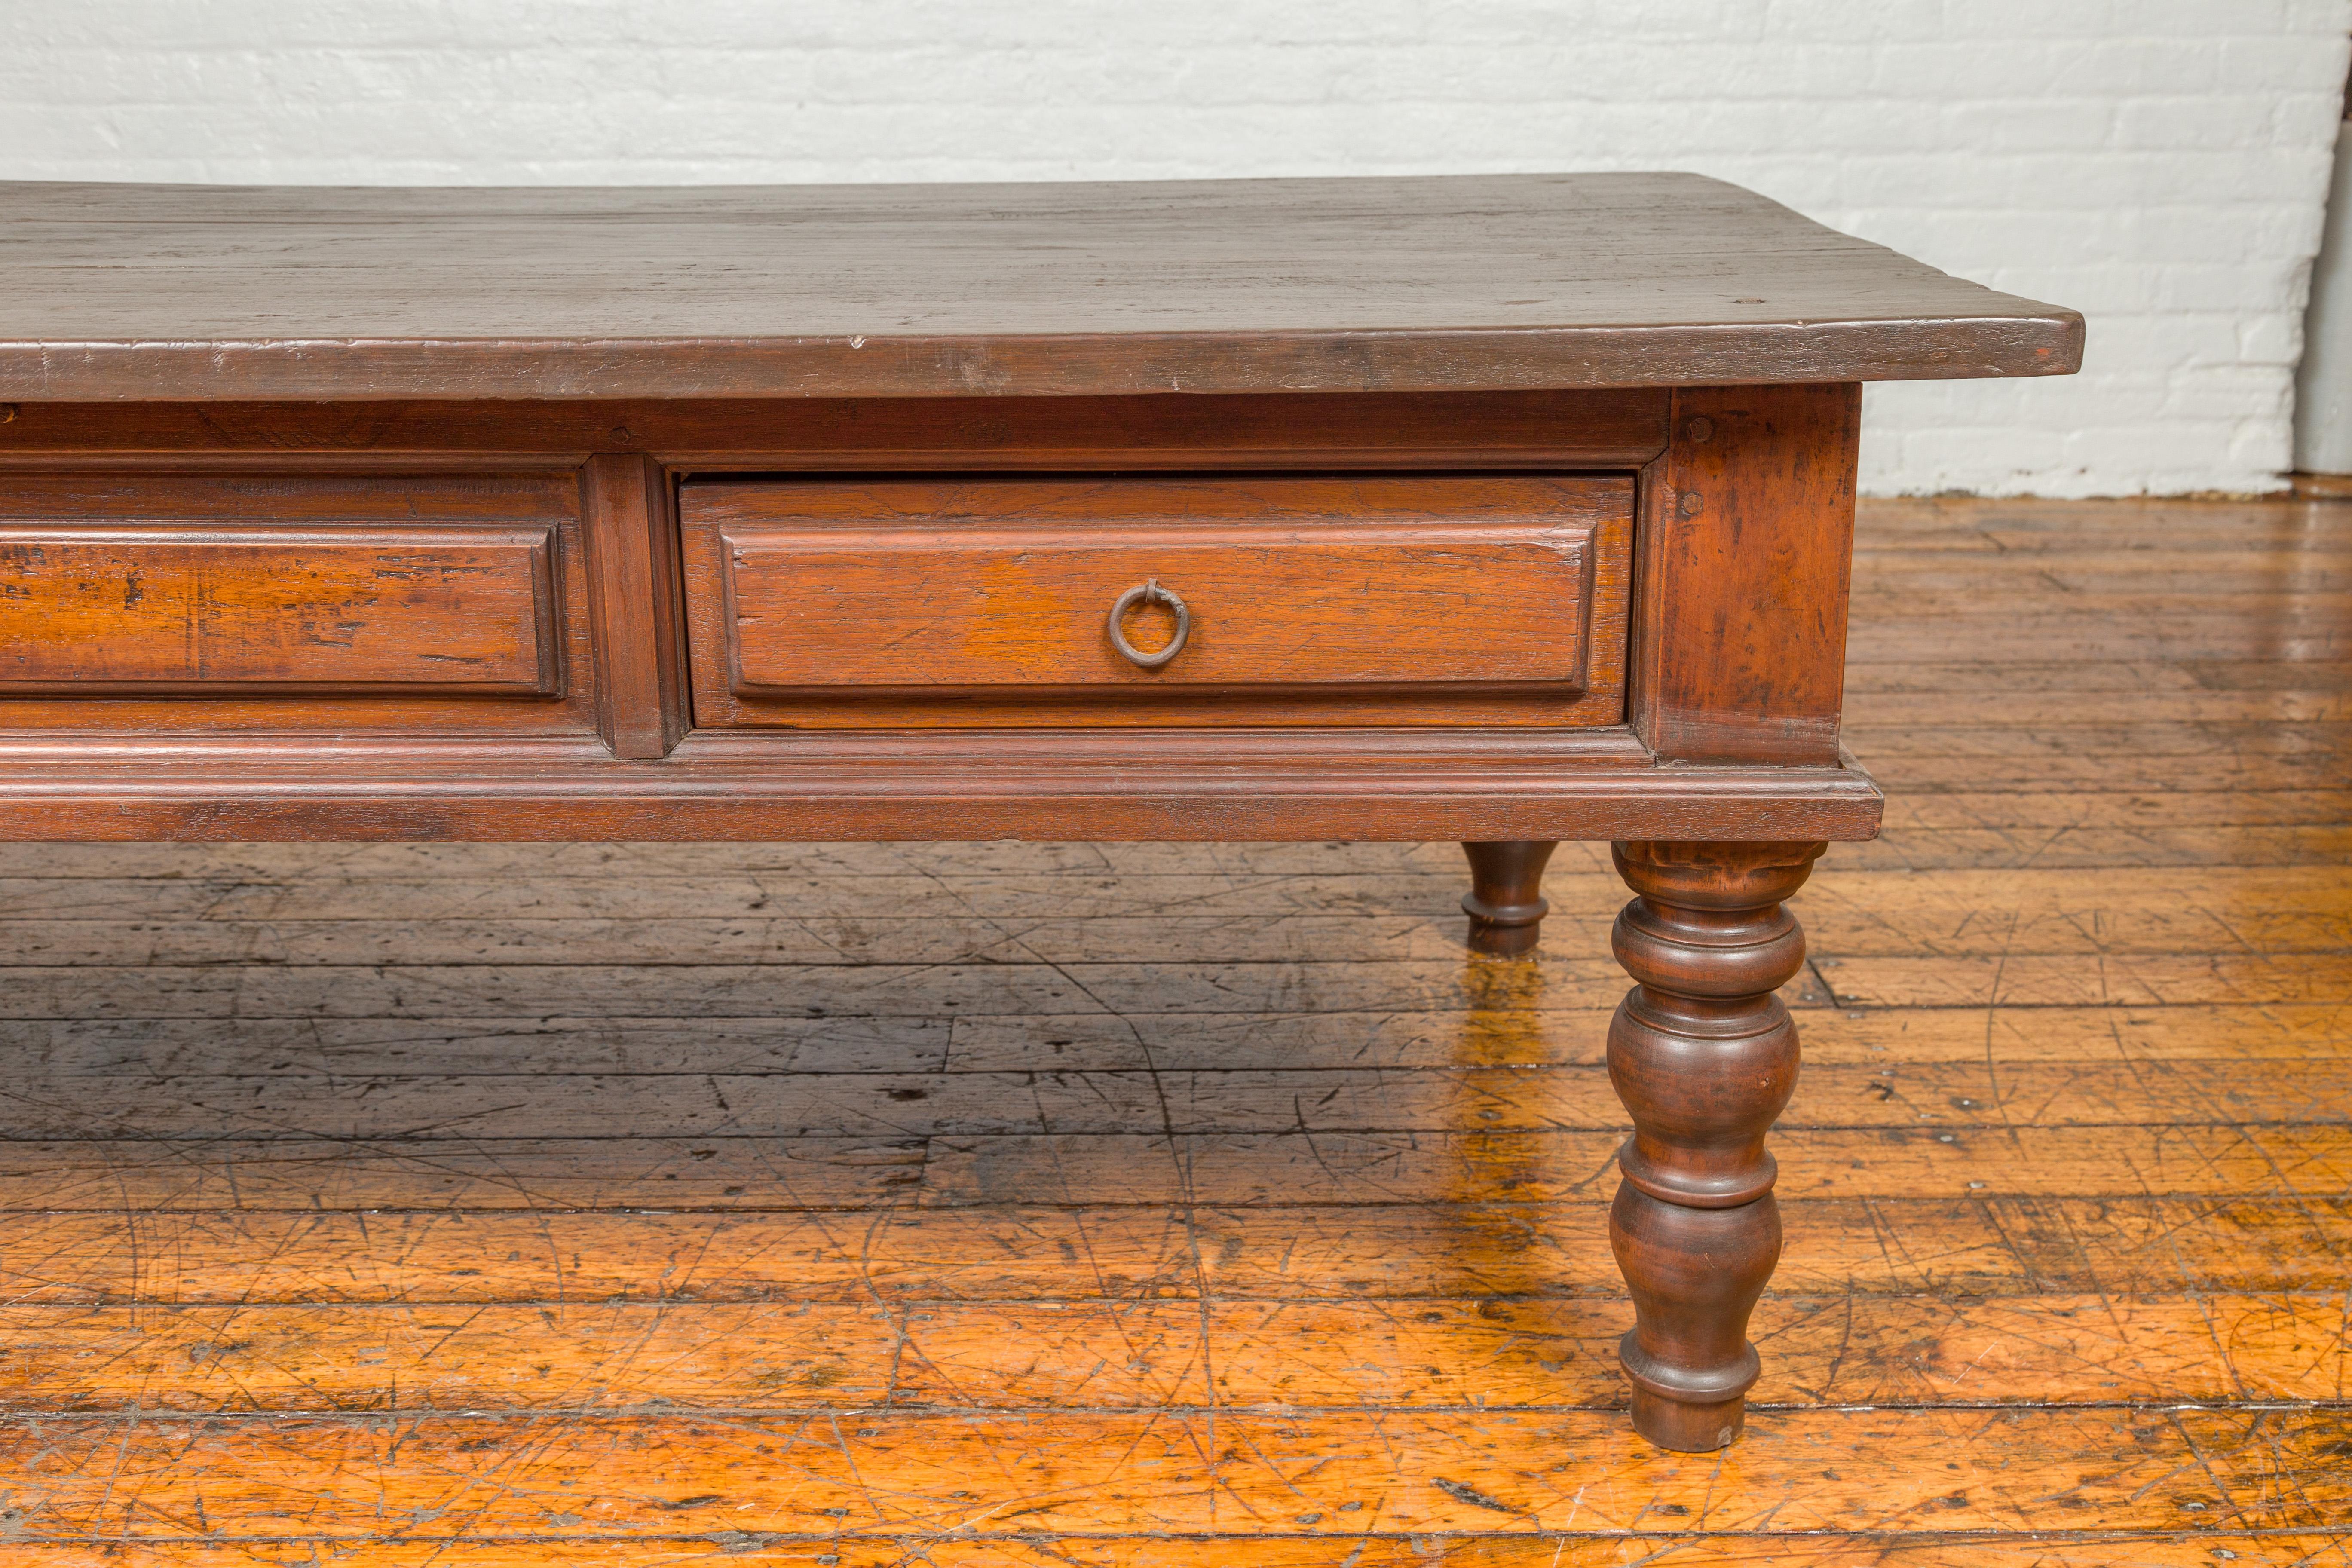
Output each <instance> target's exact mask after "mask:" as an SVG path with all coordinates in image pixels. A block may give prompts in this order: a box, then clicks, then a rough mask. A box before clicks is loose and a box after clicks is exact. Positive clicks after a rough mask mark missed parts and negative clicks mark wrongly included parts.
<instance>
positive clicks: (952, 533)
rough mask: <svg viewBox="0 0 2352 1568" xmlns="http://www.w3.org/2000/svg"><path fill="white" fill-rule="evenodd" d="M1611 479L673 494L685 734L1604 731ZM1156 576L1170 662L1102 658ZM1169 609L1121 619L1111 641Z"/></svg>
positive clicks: (1154, 632)
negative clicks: (679, 521) (688, 717)
mask: <svg viewBox="0 0 2352 1568" xmlns="http://www.w3.org/2000/svg"><path fill="white" fill-rule="evenodd" d="M683 514H684V521H685V540H686V543H685V549H686V577H687V600H688V617H689V619H690V623H691V626H692V628H693V633H692V643H693V649H694V655H693V658H694V672H695V687H696V693H695V706H696V712H697V714H698V720H699V722H701V723H702V724H703V725H705V726H706V727H709V726H729V725H778V724H788V725H793V726H795V727H809V726H824V725H849V726H857V727H869V728H870V727H876V726H883V727H887V726H890V725H894V724H923V725H947V726H970V725H977V724H993V725H1003V724H1022V723H1071V722H1083V723H1088V724H1143V723H1152V724H1184V723H1257V724H1267V723H1273V724H1296V723H1325V724H1328V723H1355V724H1362V723H1367V722H1373V723H1378V722H1390V723H1396V722H1415V721H1419V722H1434V723H1455V724H1462V723H1486V724H1496V723H1505V724H1544V725H1573V726H1591V725H1602V724H1615V723H1618V722H1621V721H1622V718H1623V690H1624V673H1623V670H1624V616H1625V597H1626V595H1625V585H1626V577H1627V562H1628V557H1629V555H1630V553H1631V538H1630V534H1631V531H1632V521H1633V485H1632V483H1631V482H1630V480H1628V479H1623V478H1614V479H1584V478H1574V479H1564V478H1558V477H1550V476H1540V477H1539V476H1535V475H1528V476H1524V477H1517V476H1514V477H1482V478H1465V477H1456V476H1447V477H1422V478H1412V479H1400V478H1385V477H1361V478H1275V477H1231V478H1220V479H1091V480H1036V479H964V480H958V481H909V480H875V481H866V482H859V483H845V482H839V481H831V482H823V481H806V482H797V483H776V482H765V481H762V482H756V483H738V484H709V483H704V484H692V485H689V486H688V487H687V490H686V494H685V499H684V502H683ZM1150 583H1156V584H1160V585H1161V586H1163V587H1164V588H1166V589H1167V590H1170V591H1171V592H1173V593H1175V594H1176V595H1178V596H1180V597H1181V599H1182V601H1183V602H1184V605H1185V611H1186V626H1187V631H1186V636H1185V640H1184V643H1183V646H1182V647H1181V649H1180V650H1179V651H1178V652H1177V653H1176V654H1175V656H1174V657H1173V658H1171V659H1170V661H1169V662H1168V663H1166V664H1164V665H1162V666H1160V667H1158V668H1144V667H1141V666H1139V665H1138V664H1137V663H1135V662H1132V661H1130V660H1129V658H1125V657H1123V656H1122V655H1121V654H1120V653H1119V652H1118V650H1117V648H1116V647H1114V646H1113V644H1112V641H1111V639H1110V637H1109V634H1108V625H1107V623H1108V612H1109V611H1110V609H1111V607H1112V606H1113V605H1114V604H1116V603H1117V602H1118V600H1119V597H1120V595H1122V594H1123V593H1125V592H1127V591H1128V590H1129V589H1132V588H1138V587H1141V586H1143V585H1144V584H1150ZM1175 629H1176V617H1175V616H1174V615H1173V614H1172V612H1171V611H1170V610H1169V609H1168V608H1166V607H1165V606H1152V607H1150V608H1141V607H1139V608H1138V609H1136V610H1135V611H1133V612H1131V613H1130V616H1129V617H1127V618H1126V620H1125V622H1124V623H1123V626H1122V630H1123V631H1126V632H1128V633H1129V634H1130V635H1131V643H1132V646H1135V647H1137V648H1138V650H1139V652H1145V653H1149V652H1150V651H1152V650H1156V649H1158V648H1160V647H1165V646H1167V645H1168V644H1169V642H1170V640H1171V638H1172V637H1173V636H1174V633H1175Z"/></svg>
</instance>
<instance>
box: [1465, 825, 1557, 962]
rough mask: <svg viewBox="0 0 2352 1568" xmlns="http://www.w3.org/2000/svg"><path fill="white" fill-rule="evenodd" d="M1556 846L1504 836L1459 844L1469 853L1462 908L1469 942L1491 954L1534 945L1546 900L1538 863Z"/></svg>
mask: <svg viewBox="0 0 2352 1568" xmlns="http://www.w3.org/2000/svg"><path fill="white" fill-rule="evenodd" d="M1558 847H1559V845H1558V844H1557V843H1547V842H1545V841H1543V840H1541V839H1535V840H1529V839H1525V838H1514V839H1504V840H1502V841H1500V842H1492V841H1489V842H1485V843H1480V842H1475V841H1474V842H1471V843H1466V844H1465V845H1463V846H1462V852H1463V853H1464V854H1465V855H1467V856H1468V857H1469V858H1470V890H1469V891H1468V892H1466V893H1465V894H1463V895H1462V912H1463V913H1464V914H1465V915H1468V916H1469V917H1470V948H1471V951H1472V952H1484V953H1490V954H1492V955H1494V956H1496V957H1497V958H1510V957H1516V956H1517V955H1518V954H1520V953H1526V952H1534V951H1535V946H1536V938H1537V935H1538V932H1539V931H1541V930H1542V929H1543V918H1544V914H1545V912H1546V911H1547V910H1549V909H1550V908H1551V905H1550V904H1549V902H1548V901H1546V900H1545V899H1544V896H1543V891H1542V889H1543V873H1544V866H1545V865H1546V863H1548V862H1549V860H1550V859H1551V852H1552V851H1553V850H1554V849H1557V848H1558Z"/></svg>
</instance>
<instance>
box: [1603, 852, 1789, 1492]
mask: <svg viewBox="0 0 2352 1568" xmlns="http://www.w3.org/2000/svg"><path fill="white" fill-rule="evenodd" d="M1823 847H1824V846H1822V845H1820V844H1668V843H1653V842H1639V843H1631V844H1619V845H1617V846H1616V847H1615V858H1616V862H1617V871H1618V874H1619V875H1620V876H1622V877H1623V878H1624V879H1625V882H1626V885H1627V886H1629V887H1631V888H1632V889H1633V892H1634V894H1635V895H1636V896H1635V898H1634V899H1633V901H1632V902H1631V903H1629V904H1627V905H1626V906H1625V909H1624V911H1623V912H1622V913H1621V914H1620V915H1619V916H1618V917H1617V926H1616V930H1615V931H1614V933H1613V936H1612V946H1613V947H1614V948H1615V950H1616V953H1617V961H1618V962H1619V963H1622V964H1623V965H1624V966H1625V969H1626V972H1627V973H1630V974H1631V975H1633V979H1634V980H1635V982H1637V984H1635V985H1634V987H1633V990H1632V991H1631V992H1629V993H1627V994H1626V997H1625V1000H1624V1001H1623V1002H1622V1004H1620V1005H1619V1006H1618V1008H1617V1014H1616V1016H1615V1017H1613V1018H1612V1019H1611V1020H1610V1024H1609V1077H1610V1081H1611V1082H1612V1083H1613V1084H1615V1085H1616V1088H1617V1097H1618V1098H1619V1099H1620V1100H1623V1101H1624V1103H1625V1109H1626V1110H1627V1112H1628V1113H1630V1114H1631V1115H1632V1117H1633V1136H1632V1137H1631V1138H1629V1139H1627V1140H1626V1142H1625V1144H1624V1147H1623V1148H1622V1149H1621V1150H1620V1151H1619V1152H1618V1155H1617V1164H1618V1169H1619V1170H1620V1171H1621V1172H1622V1173H1623V1175H1624V1180H1623V1182H1622V1184H1620V1185H1619V1187H1618V1189H1617V1199H1616V1202H1615V1203H1614V1204H1613V1205H1612V1206H1611V1208H1610V1212H1609V1239H1610V1244H1611V1247H1612V1249H1613V1250H1614V1251H1615V1252H1616V1254H1617V1267H1618V1268H1619V1270H1620V1271H1621V1272H1622V1273H1623V1275H1624V1276H1625V1284H1626V1287H1627V1289H1629V1290H1630V1291H1631V1292H1632V1294H1633V1318H1634V1326H1633V1330H1632V1331H1630V1332H1628V1333H1627V1334H1626V1335H1625V1337H1624V1339H1623V1341H1622V1342H1621V1344H1620V1345H1619V1351H1618V1353H1619V1358H1620V1360H1621V1361H1622V1363H1623V1364H1624V1368H1625V1372H1626V1374H1627V1375H1628V1376H1629V1377H1631V1378H1632V1379H1633V1426H1634V1429H1635V1430H1636V1431H1638V1432H1640V1433H1641V1434H1642V1436H1644V1437H1646V1438H1648V1439H1649V1440H1650V1441H1651V1442H1653V1443H1655V1444H1656V1445H1658V1447H1662V1448H1674V1449H1679V1450H1682V1451H1684V1452H1688V1453H1697V1452H1703V1451H1705V1450H1707V1449H1711V1448H1720V1447H1724V1446H1725V1445H1726V1444H1727V1443H1729V1442H1730V1441H1731V1440H1732V1439H1733V1438H1734V1437H1736V1436H1738V1435H1739V1428H1740V1425H1741V1422H1742V1418H1743V1416H1744V1415H1745V1413H1746V1406H1747V1396H1748V1389H1749V1387H1750V1386H1752V1385H1753V1384H1754V1383H1755V1382H1756V1375H1757V1371H1758V1360H1757V1355H1756V1347H1755V1346H1754V1345H1752V1344H1750V1343H1748V1314H1749V1312H1751V1311H1752V1310H1754V1309H1755V1306H1756V1299H1757V1297H1759V1295H1761V1294H1762V1293H1763V1290H1764V1282H1765V1281H1766V1280H1767V1279H1770V1278H1771V1275H1772V1268H1773V1265H1774V1264H1776V1263H1778V1262H1779V1261H1780V1211H1779V1209H1778V1208H1777V1207H1776V1206H1775V1205H1774V1204H1773V1201H1772V1181H1773V1177H1774V1175H1775V1169H1774V1164H1773V1160H1772V1156H1771V1155H1770V1154H1769V1153H1768V1152H1765V1148H1764V1135H1765V1132H1766V1131H1768V1130H1769V1128H1770V1127H1771V1125H1772V1122H1773V1120H1774V1119H1775V1118H1776V1117H1778V1116H1779V1115H1780V1110H1781V1108H1782V1107H1783V1106H1785V1105H1787V1104H1788V1103H1789V1096H1790V1092H1791V1091H1792V1090H1793V1089H1795V1088H1796V1084H1797V1026H1796V1025H1795V1023H1794V1022H1793V1021H1792V1020H1791V1019H1790V1016H1789V1010H1788V1009H1787V1008H1786V1007H1785V1006H1783V1005H1781V1003H1780V998H1779V997H1778V996H1776V995H1774V994H1773V993H1774V992H1775V991H1777V990H1778V989H1779V988H1780V985H1781V984H1784V983H1785V982H1786V981H1787V980H1788V979H1789V978H1790V976H1791V975H1793V974H1795V973H1797V970H1798V967H1799V966H1800V965H1801V964H1802V963H1804V961H1805V938H1804V933H1803V931H1800V930H1799V929H1798V926H1797V921H1796V919H1795V917H1794V916H1792V915H1790V913H1789V911H1788V910H1785V909H1783V908H1781V900H1784V899H1786V898H1788V897H1789V896H1790V894H1791V893H1794V892H1795V891H1796V890H1797V889H1799V888H1801V887H1802V886H1803V885H1804V881H1805V878H1806V876H1807V875H1808V874H1809V873H1810V872H1811V869H1812V864H1813V860H1814V858H1816V857H1817V856H1819V855H1820V854H1821V852H1822V848H1823Z"/></svg>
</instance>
